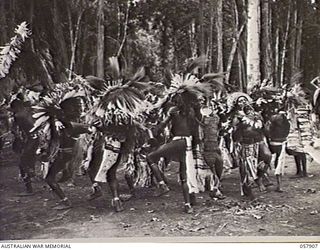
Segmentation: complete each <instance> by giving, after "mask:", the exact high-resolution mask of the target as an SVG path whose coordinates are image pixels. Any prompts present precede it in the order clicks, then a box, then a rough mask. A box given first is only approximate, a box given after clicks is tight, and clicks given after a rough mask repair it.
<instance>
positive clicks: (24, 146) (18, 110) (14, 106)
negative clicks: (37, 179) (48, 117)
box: [10, 93, 39, 195]
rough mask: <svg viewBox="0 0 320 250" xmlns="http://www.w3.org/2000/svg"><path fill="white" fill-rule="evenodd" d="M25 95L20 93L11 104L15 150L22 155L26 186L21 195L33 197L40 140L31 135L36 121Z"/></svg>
mask: <svg viewBox="0 0 320 250" xmlns="http://www.w3.org/2000/svg"><path fill="white" fill-rule="evenodd" d="M23 99H24V97H23V94H22V93H20V95H18V97H17V98H16V99H14V100H13V101H12V102H11V103H10V111H12V112H13V117H14V121H13V134H14V137H15V138H14V143H13V150H14V151H15V152H16V153H18V154H20V160H19V169H20V175H21V178H22V180H23V182H24V184H25V186H26V192H23V193H21V195H32V194H33V188H32V183H31V178H32V177H33V176H34V174H35V173H34V171H35V170H34V168H35V163H36V150H37V147H38V142H39V141H38V138H37V135H36V134H35V133H30V129H31V128H32V127H33V124H34V120H33V118H32V111H31V107H30V104H29V103H28V102H25V101H24V100H23Z"/></svg>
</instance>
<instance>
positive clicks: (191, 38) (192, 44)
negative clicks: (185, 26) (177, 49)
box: [189, 18, 197, 58]
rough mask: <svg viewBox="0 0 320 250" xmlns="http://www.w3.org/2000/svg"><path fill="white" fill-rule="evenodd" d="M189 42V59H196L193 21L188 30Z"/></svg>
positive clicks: (194, 25)
mask: <svg viewBox="0 0 320 250" xmlns="http://www.w3.org/2000/svg"><path fill="white" fill-rule="evenodd" d="M189 41H190V52H191V57H192V58H196V57H197V43H196V23H195V19H194V18H193V19H192V20H191V24H190V29H189Z"/></svg>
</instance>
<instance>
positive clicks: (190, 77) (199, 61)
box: [156, 56, 224, 108]
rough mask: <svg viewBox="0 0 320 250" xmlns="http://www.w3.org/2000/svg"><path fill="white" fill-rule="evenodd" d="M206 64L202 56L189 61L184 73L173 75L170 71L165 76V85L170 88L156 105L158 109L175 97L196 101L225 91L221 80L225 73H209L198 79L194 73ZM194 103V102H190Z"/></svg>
mask: <svg viewBox="0 0 320 250" xmlns="http://www.w3.org/2000/svg"><path fill="white" fill-rule="evenodd" d="M205 63H206V57H205V56H200V57H198V58H196V59H193V60H189V62H188V63H187V65H186V66H185V70H184V72H182V73H180V74H173V73H172V72H170V71H169V70H167V71H166V74H165V79H164V80H165V85H166V86H167V87H168V88H167V90H166V91H165V92H164V98H162V99H161V100H160V101H159V103H158V104H157V105H156V108H158V107H162V106H163V105H165V103H167V102H168V101H170V100H172V99H173V98H174V97H175V96H178V95H180V96H182V95H184V94H186V95H188V96H189V97H192V99H194V100H196V99H198V98H200V97H210V96H212V95H213V93H214V92H215V91H218V90H222V89H224V85H223V83H222V81H221V79H222V78H223V77H224V74H223V73H217V74H216V73H208V74H205V75H203V76H202V77H200V78H199V77H197V76H196V75H194V74H193V71H194V70H195V69H197V68H199V67H201V66H203V65H205ZM189 101H192V100H189Z"/></svg>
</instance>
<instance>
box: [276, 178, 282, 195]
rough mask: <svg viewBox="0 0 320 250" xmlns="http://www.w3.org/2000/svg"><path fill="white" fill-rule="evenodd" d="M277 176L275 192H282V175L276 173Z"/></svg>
mask: <svg viewBox="0 0 320 250" xmlns="http://www.w3.org/2000/svg"><path fill="white" fill-rule="evenodd" d="M276 178H277V187H276V192H279V193H282V192H283V190H282V176H281V175H276Z"/></svg>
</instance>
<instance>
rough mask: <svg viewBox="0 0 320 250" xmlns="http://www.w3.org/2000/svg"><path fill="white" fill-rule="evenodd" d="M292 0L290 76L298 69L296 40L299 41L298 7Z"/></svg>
mask: <svg viewBox="0 0 320 250" xmlns="http://www.w3.org/2000/svg"><path fill="white" fill-rule="evenodd" d="M291 1H292V18H291V32H290V76H291V77H292V76H293V75H294V74H295V73H297V69H296V42H297V26H298V9H297V3H296V1H295V0H291Z"/></svg>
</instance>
